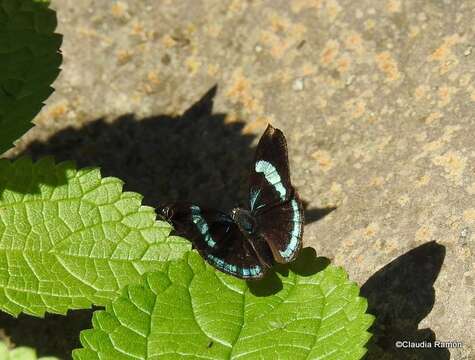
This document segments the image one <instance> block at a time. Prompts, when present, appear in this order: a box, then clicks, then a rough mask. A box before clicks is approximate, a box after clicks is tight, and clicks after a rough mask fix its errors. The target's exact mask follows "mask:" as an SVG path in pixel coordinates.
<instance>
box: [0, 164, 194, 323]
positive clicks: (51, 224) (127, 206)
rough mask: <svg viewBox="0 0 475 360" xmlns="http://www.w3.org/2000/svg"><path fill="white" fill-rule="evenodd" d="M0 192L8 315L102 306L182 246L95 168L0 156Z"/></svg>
mask: <svg viewBox="0 0 475 360" xmlns="http://www.w3.org/2000/svg"><path fill="white" fill-rule="evenodd" d="M2 189H3V191H2ZM0 192H1V198H0V308H1V309H2V310H3V311H6V312H8V313H10V314H12V315H18V314H19V313H20V312H25V313H27V314H31V315H36V316H43V314H44V312H45V311H48V312H53V313H61V314H64V313H65V312H66V311H67V310H68V309H79V308H87V307H89V306H90V305H91V304H96V305H103V304H105V303H107V301H108V300H111V299H113V298H114V297H115V296H117V295H118V294H119V293H120V290H121V289H122V288H123V287H124V286H125V285H128V284H130V283H137V282H139V281H140V279H141V275H142V274H143V273H145V272H147V271H152V270H156V269H160V267H161V266H162V264H163V262H164V261H166V260H170V259H176V258H179V257H180V256H181V255H182V254H183V253H184V252H186V251H188V250H189V243H188V242H187V241H185V240H184V239H181V238H179V237H174V236H169V234H170V231H171V226H170V225H169V224H168V223H166V222H163V221H156V215H155V212H154V210H153V209H152V208H150V207H147V206H141V195H139V194H136V193H132V192H122V182H121V181H120V180H119V179H116V178H110V177H109V178H101V176H100V173H99V170H98V169H82V170H76V169H75V168H74V165H73V164H72V163H68V162H66V163H61V164H54V162H53V161H52V160H51V159H48V158H45V159H42V160H40V161H39V162H37V163H32V162H31V161H30V160H28V159H20V160H17V161H14V162H11V161H8V160H0Z"/></svg>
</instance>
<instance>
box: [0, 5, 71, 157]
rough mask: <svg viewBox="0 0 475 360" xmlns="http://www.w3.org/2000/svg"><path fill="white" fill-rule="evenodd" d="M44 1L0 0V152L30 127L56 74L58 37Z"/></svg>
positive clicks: (57, 67) (59, 62) (50, 12)
mask: <svg viewBox="0 0 475 360" xmlns="http://www.w3.org/2000/svg"><path fill="white" fill-rule="evenodd" d="M56 25H57V21H56V13H55V12H54V11H53V10H51V9H49V8H48V7H47V6H45V3H44V2H40V1H34V0H0V154H2V153H3V152H5V151H6V150H8V148H10V147H11V145H12V143H13V142H14V141H15V140H17V139H18V138H19V137H20V136H21V135H23V134H24V133H25V132H26V131H27V130H28V129H29V128H31V127H32V123H31V121H32V120H33V118H34V116H35V115H36V114H37V113H38V112H39V111H40V109H41V108H42V106H43V102H44V101H45V100H46V99H47V98H48V96H49V95H50V94H51V92H52V91H53V89H52V87H51V84H52V82H53V81H54V80H55V79H56V77H57V76H58V74H59V66H60V64H61V61H62V57H61V54H60V52H59V48H60V46H61V42H62V37H61V35H59V34H56V33H54V30H55V28H56Z"/></svg>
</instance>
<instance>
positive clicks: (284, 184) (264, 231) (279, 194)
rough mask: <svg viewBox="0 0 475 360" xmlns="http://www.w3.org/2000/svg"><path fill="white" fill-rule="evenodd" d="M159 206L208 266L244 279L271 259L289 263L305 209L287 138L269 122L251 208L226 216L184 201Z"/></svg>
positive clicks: (263, 270) (256, 166)
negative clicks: (294, 182)
mask: <svg viewBox="0 0 475 360" xmlns="http://www.w3.org/2000/svg"><path fill="white" fill-rule="evenodd" d="M159 210H160V213H161V215H162V216H163V217H164V218H165V219H167V220H168V221H170V222H171V223H172V224H173V226H174V228H175V232H176V233H177V234H179V235H182V236H184V237H186V238H188V239H189V240H190V241H191V242H192V244H193V247H194V248H196V249H197V250H198V252H199V253H200V254H201V255H202V256H203V258H204V259H205V260H206V261H208V262H209V263H210V264H211V265H212V266H214V267H216V268H217V269H219V270H221V271H223V272H225V273H228V274H231V275H234V276H236V277H239V278H243V279H259V278H261V277H263V276H264V275H265V273H266V272H267V271H268V270H269V269H270V268H271V267H272V265H273V263H274V261H276V262H279V263H288V262H291V261H293V260H294V259H295V258H296V256H297V254H298V252H299V250H300V248H301V245H302V235H303V223H304V218H303V208H302V202H301V201H300V199H299V197H298V195H297V192H296V191H295V189H294V188H293V186H292V185H291V182H290V174H289V166H288V158H287V145H286V142H285V137H284V135H283V134H282V132H281V131H280V130H278V129H275V128H273V127H272V126H270V125H269V126H268V127H267V129H266V131H265V133H264V135H263V136H262V137H261V139H260V141H259V144H258V146H257V149H256V156H255V160H254V162H253V165H252V166H251V175H250V186H249V210H248V209H244V208H240V207H238V208H234V209H233V210H232V211H231V212H230V214H226V213H224V212H221V211H219V210H215V209H209V208H203V207H200V206H198V205H195V204H191V203H185V202H183V203H172V204H169V205H166V206H163V207H161V208H159Z"/></svg>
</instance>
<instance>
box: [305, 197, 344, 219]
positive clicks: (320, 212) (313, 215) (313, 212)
mask: <svg viewBox="0 0 475 360" xmlns="http://www.w3.org/2000/svg"><path fill="white" fill-rule="evenodd" d="M302 204H303V210H304V213H305V225H309V224H311V223H313V222H315V221H318V220H321V219H323V218H324V217H325V216H327V215H328V214H330V213H331V212H332V211H333V210H336V207H335V206H329V207H326V208H309V204H310V203H309V202H308V201H307V200H302Z"/></svg>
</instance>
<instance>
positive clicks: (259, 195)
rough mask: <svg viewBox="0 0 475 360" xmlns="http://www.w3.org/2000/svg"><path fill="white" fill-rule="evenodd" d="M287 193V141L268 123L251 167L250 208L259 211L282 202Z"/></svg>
mask: <svg viewBox="0 0 475 360" xmlns="http://www.w3.org/2000/svg"><path fill="white" fill-rule="evenodd" d="M291 195H292V185H291V183H290V173H289V163H288V157H287V143H286V141H285V137H284V134H283V133H282V131H280V130H279V129H275V128H273V127H272V126H271V125H269V126H268V127H267V129H266V131H265V132H264V134H263V135H262V137H261V139H260V140H259V144H258V145H257V148H256V155H255V158H254V162H253V164H252V166H251V174H250V181H249V206H250V210H251V211H252V212H253V213H259V212H260V211H262V210H261V209H263V208H265V207H266V206H267V207H268V206H272V205H275V204H278V203H282V202H285V201H286V200H288V199H289V198H290V197H291Z"/></svg>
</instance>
